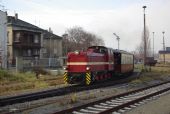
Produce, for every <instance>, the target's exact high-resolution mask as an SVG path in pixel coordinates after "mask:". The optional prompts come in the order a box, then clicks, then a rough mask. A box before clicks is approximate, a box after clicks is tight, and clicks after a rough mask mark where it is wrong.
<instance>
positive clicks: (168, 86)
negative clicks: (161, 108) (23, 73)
mask: <svg viewBox="0 0 170 114" xmlns="http://www.w3.org/2000/svg"><path fill="white" fill-rule="evenodd" d="M167 92H170V81H168V82H164V83H160V84H157V85H153V86H150V87H146V88H142V89H138V90H134V91H131V92H127V93H123V94H120V95H116V96H113V97H109V98H106V99H102V100H99V101H95V102H91V103H88V104H84V105H82V106H77V107H73V108H70V109H66V110H63V111H58V112H54V113H53V114H111V113H112V114H120V113H124V112H125V111H127V110H130V109H132V108H134V107H137V106H139V105H141V104H144V103H145V102H148V101H149V100H153V99H155V98H157V97H158V96H161V95H162V94H165V93H167Z"/></svg>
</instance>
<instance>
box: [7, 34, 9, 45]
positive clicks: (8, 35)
mask: <svg viewBox="0 0 170 114" xmlns="http://www.w3.org/2000/svg"><path fill="white" fill-rule="evenodd" d="M7 43H9V31H8V32H7Z"/></svg>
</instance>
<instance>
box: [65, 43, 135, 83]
mask: <svg viewBox="0 0 170 114" xmlns="http://www.w3.org/2000/svg"><path fill="white" fill-rule="evenodd" d="M67 58H68V59H67V67H66V68H65V69H66V72H65V73H64V81H65V83H70V84H72V83H81V84H82V83H85V84H86V85H89V84H91V83H93V82H95V81H99V80H106V79H110V78H112V77H114V76H115V75H117V74H122V73H127V72H131V71H133V55H132V54H130V53H127V52H124V51H118V50H113V49H111V48H106V47H104V46H92V47H89V48H88V49H87V51H75V52H70V53H68V57H67Z"/></svg>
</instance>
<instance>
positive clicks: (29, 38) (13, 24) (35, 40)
mask: <svg viewBox="0 0 170 114" xmlns="http://www.w3.org/2000/svg"><path fill="white" fill-rule="evenodd" d="M7 29H8V31H7V37H8V41H7V44H8V65H12V66H15V64H16V63H15V62H16V57H28V58H39V57H40V56H41V55H40V49H41V42H42V40H43V37H42V29H40V28H39V27H37V26H34V25H32V24H30V23H27V22H25V21H22V20H20V19H18V14H15V16H14V17H13V16H8V24H7Z"/></svg>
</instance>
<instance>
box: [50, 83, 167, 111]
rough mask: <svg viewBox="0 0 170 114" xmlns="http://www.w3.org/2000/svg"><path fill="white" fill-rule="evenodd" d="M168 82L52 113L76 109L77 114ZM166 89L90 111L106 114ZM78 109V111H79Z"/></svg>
mask: <svg viewBox="0 0 170 114" xmlns="http://www.w3.org/2000/svg"><path fill="white" fill-rule="evenodd" d="M169 83H170V81H167V82H163V83H159V84H155V85H152V86H149V87H145V88H141V89H138V90H133V91H130V92H126V93H123V94H119V95H116V96H112V97H109V98H105V99H102V100H98V101H95V102H90V103H87V104H83V105H81V106H76V107H73V108H69V109H66V110H61V111H56V112H54V113H52V114H72V113H73V112H74V111H75V113H76V111H78V112H77V114H81V111H80V110H81V109H83V110H84V109H86V108H87V107H90V108H91V107H93V106H94V105H97V104H101V103H103V104H104V103H105V102H106V101H110V100H113V99H116V98H121V97H125V96H128V95H131V94H134V93H139V92H141V91H144V90H147V89H150V88H156V87H159V86H161V85H164V84H169ZM168 90H170V87H168V88H166V89H162V90H160V91H158V92H154V93H151V94H148V95H145V96H142V97H139V98H136V99H134V100H131V101H129V102H125V103H123V104H120V105H118V106H115V107H112V108H111V107H110V108H109V107H107V106H106V108H108V109H107V110H103V111H99V112H98V113H97V112H95V111H92V112H95V113H97V114H108V113H111V112H114V111H117V110H119V109H122V108H124V107H128V106H129V105H132V104H134V103H137V102H139V101H142V100H144V99H147V98H150V97H152V96H155V95H158V94H160V93H163V92H166V91H168ZM98 110H102V108H101V109H98ZM79 111H80V113H79ZM84 111H86V110H84ZM87 113H90V112H87ZM82 114H84V113H83V112H82Z"/></svg>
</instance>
